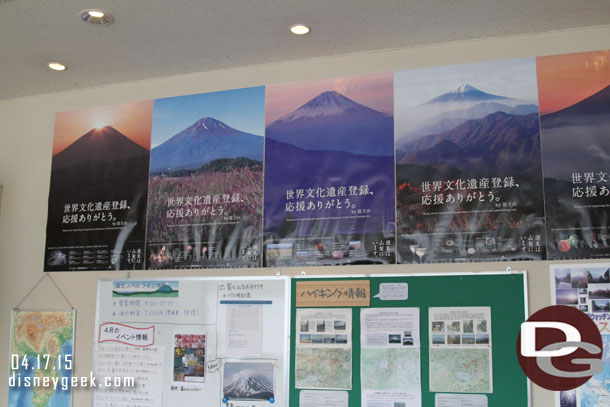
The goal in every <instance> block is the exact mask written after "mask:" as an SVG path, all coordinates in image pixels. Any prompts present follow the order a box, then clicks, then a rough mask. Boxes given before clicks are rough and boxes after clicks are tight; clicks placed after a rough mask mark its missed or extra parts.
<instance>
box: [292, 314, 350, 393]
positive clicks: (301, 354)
mask: <svg viewBox="0 0 610 407" xmlns="http://www.w3.org/2000/svg"><path fill="white" fill-rule="evenodd" d="M296 329H297V331H298V332H297V333H296V338H297V339H296V356H295V387H296V388H298V389H330V390H351V388H352V310H351V309H350V308H324V309H321V308H302V309H297V318H296Z"/></svg>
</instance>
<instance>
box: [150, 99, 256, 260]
mask: <svg viewBox="0 0 610 407" xmlns="http://www.w3.org/2000/svg"><path fill="white" fill-rule="evenodd" d="M264 131H265V88H264V87H255V88H247V89H237V90H228V91H223V92H213V93H204V94H197V95H188V96H179V97H173V98H166V99H156V100H155V102H154V113H153V124H152V149H151V152H150V180H149V193H148V226H147V238H146V240H147V251H146V254H147V267H148V268H149V269H164V268H214V267H257V266H260V253H261V235H262V233H261V223H262V207H263V202H262V200H263V148H264V144H263V140H264V137H263V136H264Z"/></svg>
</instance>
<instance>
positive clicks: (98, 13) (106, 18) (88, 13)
mask: <svg viewBox="0 0 610 407" xmlns="http://www.w3.org/2000/svg"><path fill="white" fill-rule="evenodd" d="M80 18H81V19H82V20H83V21H85V22H87V23H89V24H96V25H110V24H112V23H113V22H114V17H112V16H111V15H110V14H107V13H104V12H103V11H102V10H96V9H90V10H83V11H81V12H80Z"/></svg>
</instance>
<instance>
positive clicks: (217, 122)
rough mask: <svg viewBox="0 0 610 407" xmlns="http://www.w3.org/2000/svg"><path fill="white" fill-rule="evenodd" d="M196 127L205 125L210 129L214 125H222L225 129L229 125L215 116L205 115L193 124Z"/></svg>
mask: <svg viewBox="0 0 610 407" xmlns="http://www.w3.org/2000/svg"><path fill="white" fill-rule="evenodd" d="M193 127H194V128H197V127H203V128H204V129H206V130H210V129H211V128H214V127H220V128H223V129H225V128H226V127H227V126H226V125H225V124H224V123H223V122H221V121H220V120H216V119H214V118H213V117H204V118H201V119H199V120H197V121H196V122H195V124H194V125H193Z"/></svg>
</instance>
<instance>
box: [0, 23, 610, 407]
mask: <svg viewBox="0 0 610 407" xmlns="http://www.w3.org/2000/svg"><path fill="white" fill-rule="evenodd" d="M609 48H610V26H605V27H601V28H592V29H584V30H574V31H562V32H552V33H546V34H540V35H528V36H516V37H507V38H494V39H486V40H478V41H468V42H459V43H451V44H442V45H436V46H428V47H420V48H412V49H404V50H391V51H380V52H372V53H363V54H354V55H346V56H336V57H328V58H320V59H312V60H305V61H297V62H286V63H278V64H271V65H263V66H254V67H246V68H236V69H227V70H222V71H213V72H205V73H198V74H192V75H183V76H178V77H171V78H164V79H158V80H149V81H142V82H133V83H126V84H119V85H111V86H103V87H98V88H91V89H84V90H76V91H70V92H64V93H56V94H50V95H41V96H33V97H27V98H21V99H14V100H8V101H2V102H0V185H4V191H3V194H2V195H3V196H2V201H3V202H2V211H1V213H0V274H1V280H0V327H1V328H2V334H1V335H0V350H8V349H9V326H10V313H11V310H12V308H13V307H14V306H15V305H17V303H18V302H19V301H20V300H21V299H22V298H23V296H24V295H25V294H26V293H27V292H28V291H29V290H30V288H31V287H32V286H33V285H34V284H35V283H36V282H37V281H38V280H39V279H40V278H41V277H42V275H43V272H42V270H43V254H44V244H45V227H46V216H47V198H48V192H49V176H50V170H51V146H52V138H53V121H54V115H55V112H56V111H62V110H68V109H74V108H81V107H86V106H97V105H104V104H116V103H119V102H128V101H135V100H144V99H152V98H159V97H168V96H177V95H183V94H191V93H201V92H210V91H216V90H224V89H233V88H241V87H247V86H256V85H271V84H276V83H283V82H295V81H303V80H308V79H316V78H329V77H334V76H343V75H352V74H361V73H371V72H382V71H395V70H401V69H410V68H419V67H429V66H435V65H450V64H457V63H466V62H477V61H485V60H498V59H504V58H517V57H528V56H540V55H552V54H562V53H571V52H580V51H593V50H600V49H609ZM59 75H61V74H59ZM549 264H550V263H549V262H523V263H510V264H509V263H476V264H455V265H451V264H442V265H421V266H416V265H402V266H401V265H396V266H377V267H370V266H353V267H341V268H308V269H306V271H307V273H308V274H315V273H333V274H338V273H375V272H380V273H391V272H397V273H418V272H447V271H481V270H502V269H504V268H505V267H507V266H510V267H512V269H513V270H528V271H529V289H530V291H529V304H530V312H534V311H536V310H537V309H539V308H542V307H544V306H547V305H549V304H550V288H549V284H550V282H549V275H548V270H549V268H548V266H549ZM300 271H301V269H297V268H287V269H282V273H283V274H295V273H300ZM170 273H171V274H172V275H175V276H212V275H219V274H222V275H240V274H252V273H256V274H259V275H268V274H274V273H275V269H259V270H256V271H253V270H228V271H226V270H208V271H206V270H201V271H176V272H168V271H163V272H137V273H132V275H133V276H134V277H143V276H155V277H156V276H162V275H168V274H170ZM124 276H125V273H123V272H121V273H118V272H116V273H108V272H103V273H101V272H88V273H87V272H81V273H52V277H53V279H54V280H55V281H56V282H57V284H58V285H59V286H60V287H61V289H62V290H63V291H64V293H65V294H66V296H67V298H68V300H69V301H70V302H71V303H72V304H73V305H74V306H75V307H76V309H77V321H76V337H75V360H76V366H75V371H74V375H76V376H80V375H85V374H88V373H89V371H90V368H91V359H92V345H93V328H94V326H93V325H94V318H95V296H96V286H97V279H98V278H101V277H116V278H122V277H124ZM61 304H62V302H61V299H60V298H58V296H57V295H55V294H54V293H53V292H52V290H51V284H49V283H48V282H45V283H44V284H41V286H40V289H39V290H36V292H35V293H34V295H33V296H32V298H30V299H29V300H28V301H27V302H26V303H25V304H24V306H27V307H39V308H58V307H61ZM515 335H516V333H515ZM7 355H8V352H6V353H5V352H3V351H0V405H1V404H4V403H5V402H6V400H7V391H8V386H7V383H8V381H7V372H8V369H7V367H8V363H9V361H8V357H7ZM89 405H90V394H89V392H88V391H87V390H81V389H79V390H76V391H75V392H74V406H76V407H87V406H89ZM532 405H533V406H534V407H551V406H552V405H553V396H552V393H551V392H548V391H545V390H542V389H540V388H537V387H536V386H533V403H532Z"/></svg>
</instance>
